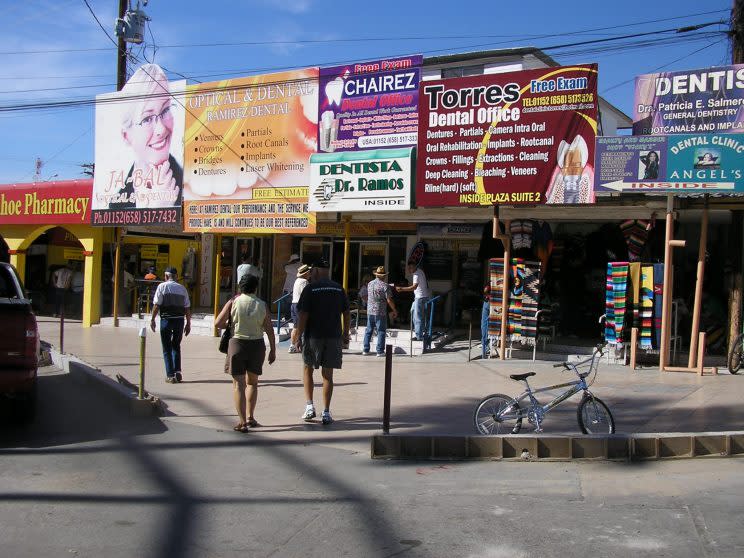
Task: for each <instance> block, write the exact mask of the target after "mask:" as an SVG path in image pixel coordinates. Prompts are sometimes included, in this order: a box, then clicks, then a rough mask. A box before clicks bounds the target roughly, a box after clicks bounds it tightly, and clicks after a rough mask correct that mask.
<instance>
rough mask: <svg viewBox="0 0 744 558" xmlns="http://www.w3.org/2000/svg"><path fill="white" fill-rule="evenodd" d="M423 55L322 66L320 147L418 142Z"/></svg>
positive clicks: (323, 150)
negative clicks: (328, 66)
mask: <svg viewBox="0 0 744 558" xmlns="http://www.w3.org/2000/svg"><path fill="white" fill-rule="evenodd" d="M422 61H423V56H421V55H414V56H406V57H403V58H389V59H385V60H376V61H373V62H360V63H355V64H348V65H345V66H335V67H332V68H321V69H320V76H319V85H320V92H319V103H318V114H319V122H318V151H319V152H321V153H331V152H338V151H356V150H360V149H380V148H385V147H400V146H409V145H416V141H417V133H418V99H419V82H420V80H421V63H422Z"/></svg>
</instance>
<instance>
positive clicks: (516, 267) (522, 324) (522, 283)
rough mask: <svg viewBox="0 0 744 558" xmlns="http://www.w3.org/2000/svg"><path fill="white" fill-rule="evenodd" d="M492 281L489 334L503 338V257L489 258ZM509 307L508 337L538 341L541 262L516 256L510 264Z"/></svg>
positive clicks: (532, 342)
mask: <svg viewBox="0 0 744 558" xmlns="http://www.w3.org/2000/svg"><path fill="white" fill-rule="evenodd" d="M489 271H490V277H491V279H490V281H491V313H490V315H489V319H488V336H489V337H492V338H494V339H496V340H497V341H498V340H500V338H501V305H502V296H501V293H502V289H503V273H504V260H503V258H493V259H491V260H490V261H489ZM509 286H510V289H509V306H508V317H507V320H508V321H507V325H506V327H507V336H508V337H507V339H508V340H514V341H518V342H521V343H526V344H529V345H534V343H535V341H536V340H537V310H538V299H539V297H540V263H539V262H531V261H529V262H528V261H525V260H523V259H520V258H513V259H512V261H511V265H510V266H509Z"/></svg>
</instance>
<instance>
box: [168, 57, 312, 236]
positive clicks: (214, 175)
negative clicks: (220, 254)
mask: <svg viewBox="0 0 744 558" xmlns="http://www.w3.org/2000/svg"><path fill="white" fill-rule="evenodd" d="M186 106H187V111H186V134H185V153H186V156H185V161H184V191H183V199H184V202H185V204H184V208H185V219H184V230H186V231H187V232H249V233H285V232H290V233H305V234H307V233H314V232H315V215H314V214H311V213H309V212H308V184H309V180H310V172H309V163H308V162H309V160H310V155H311V154H312V153H314V152H315V148H316V144H317V127H318V125H317V122H318V69H317V68H307V69H304V70H296V71H291V72H284V73H278V74H268V75H259V76H251V77H245V78H237V79H229V80H223V81H218V82H212V83H201V84H199V85H191V86H188V87H187V90H186Z"/></svg>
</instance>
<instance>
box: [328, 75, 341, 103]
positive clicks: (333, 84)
mask: <svg viewBox="0 0 744 558" xmlns="http://www.w3.org/2000/svg"><path fill="white" fill-rule="evenodd" d="M343 93H344V80H343V79H342V78H341V77H337V78H336V79H334V80H333V81H329V82H328V83H326V86H325V94H326V97H327V98H328V103H329V104H331V105H338V106H340V105H341V96H342V95H343Z"/></svg>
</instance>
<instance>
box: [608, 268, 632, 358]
mask: <svg viewBox="0 0 744 558" xmlns="http://www.w3.org/2000/svg"><path fill="white" fill-rule="evenodd" d="M627 288H628V262H609V263H608V264H607V287H606V296H605V310H606V311H605V340H606V341H607V343H610V344H619V343H622V342H623V328H624V326H625V305H626V298H627Z"/></svg>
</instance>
